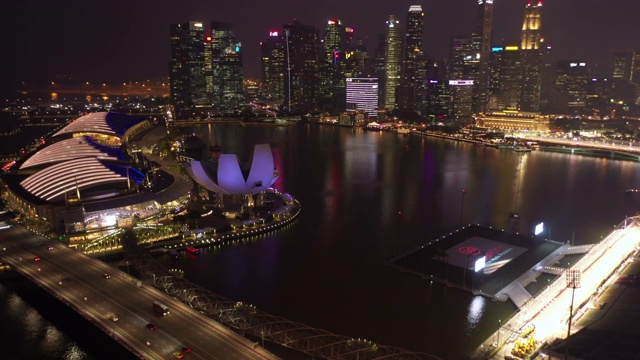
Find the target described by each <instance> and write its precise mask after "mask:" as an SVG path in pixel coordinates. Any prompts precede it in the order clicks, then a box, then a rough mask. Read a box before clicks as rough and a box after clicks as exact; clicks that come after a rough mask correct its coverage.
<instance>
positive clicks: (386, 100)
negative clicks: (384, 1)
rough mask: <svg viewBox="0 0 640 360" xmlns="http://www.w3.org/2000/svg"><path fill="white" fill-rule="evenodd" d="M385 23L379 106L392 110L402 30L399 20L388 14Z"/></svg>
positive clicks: (394, 100)
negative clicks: (382, 90)
mask: <svg viewBox="0 0 640 360" xmlns="http://www.w3.org/2000/svg"><path fill="white" fill-rule="evenodd" d="M386 24H387V34H386V38H385V52H384V83H385V84H384V95H383V98H382V99H381V100H382V104H381V105H382V106H380V107H381V108H384V109H387V110H393V109H395V107H396V92H397V89H398V85H400V76H401V70H402V63H401V55H402V35H401V33H402V30H401V27H400V21H399V20H398V18H397V17H396V16H395V15H390V16H389V20H387V22H386Z"/></svg>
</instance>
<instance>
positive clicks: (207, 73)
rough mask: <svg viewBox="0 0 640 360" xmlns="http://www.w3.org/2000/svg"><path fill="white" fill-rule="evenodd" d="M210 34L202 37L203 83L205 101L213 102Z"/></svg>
mask: <svg viewBox="0 0 640 360" xmlns="http://www.w3.org/2000/svg"><path fill="white" fill-rule="evenodd" d="M212 40H213V38H212V37H211V35H207V36H205V37H204V83H205V92H206V96H207V102H208V103H209V104H213V85H214V78H213V54H212V50H211V42H212Z"/></svg>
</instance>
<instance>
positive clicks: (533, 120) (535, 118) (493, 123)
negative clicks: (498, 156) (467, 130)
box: [476, 110, 550, 132]
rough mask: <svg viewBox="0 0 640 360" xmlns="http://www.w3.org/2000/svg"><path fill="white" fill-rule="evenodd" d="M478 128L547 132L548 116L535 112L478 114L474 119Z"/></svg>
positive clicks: (507, 111) (509, 111)
mask: <svg viewBox="0 0 640 360" xmlns="http://www.w3.org/2000/svg"><path fill="white" fill-rule="evenodd" d="M476 120H477V124H478V126H480V127H486V128H495V129H502V130H516V131H523V130H529V131H542V132H546V131H549V124H550V121H549V116H548V115H546V116H545V115H540V114H539V113H535V112H526V111H516V110H504V111H490V112H487V113H483V114H480V116H479V117H478V118H477V119H476Z"/></svg>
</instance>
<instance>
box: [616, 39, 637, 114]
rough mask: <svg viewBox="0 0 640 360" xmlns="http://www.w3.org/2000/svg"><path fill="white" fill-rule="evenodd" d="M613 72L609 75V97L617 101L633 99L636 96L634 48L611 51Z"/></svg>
mask: <svg viewBox="0 0 640 360" xmlns="http://www.w3.org/2000/svg"><path fill="white" fill-rule="evenodd" d="M612 55H613V73H612V76H611V97H612V98H613V99H615V100H619V101H633V102H635V100H636V97H637V94H636V92H637V85H636V84H637V83H638V80H639V79H635V78H634V75H635V74H634V72H635V71H634V70H635V69H636V67H637V65H636V63H635V61H636V52H635V51H634V50H627V51H614V52H613V54H612Z"/></svg>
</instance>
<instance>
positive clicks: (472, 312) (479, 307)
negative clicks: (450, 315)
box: [467, 295, 487, 334]
mask: <svg viewBox="0 0 640 360" xmlns="http://www.w3.org/2000/svg"><path fill="white" fill-rule="evenodd" d="M486 302H487V299H486V298H485V297H483V296H479V295H477V296H475V297H474V298H473V300H471V302H470V303H469V308H468V309H467V334H471V333H473V332H474V331H475V329H476V328H477V327H478V324H479V323H480V320H482V315H484V310H485V306H486Z"/></svg>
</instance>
